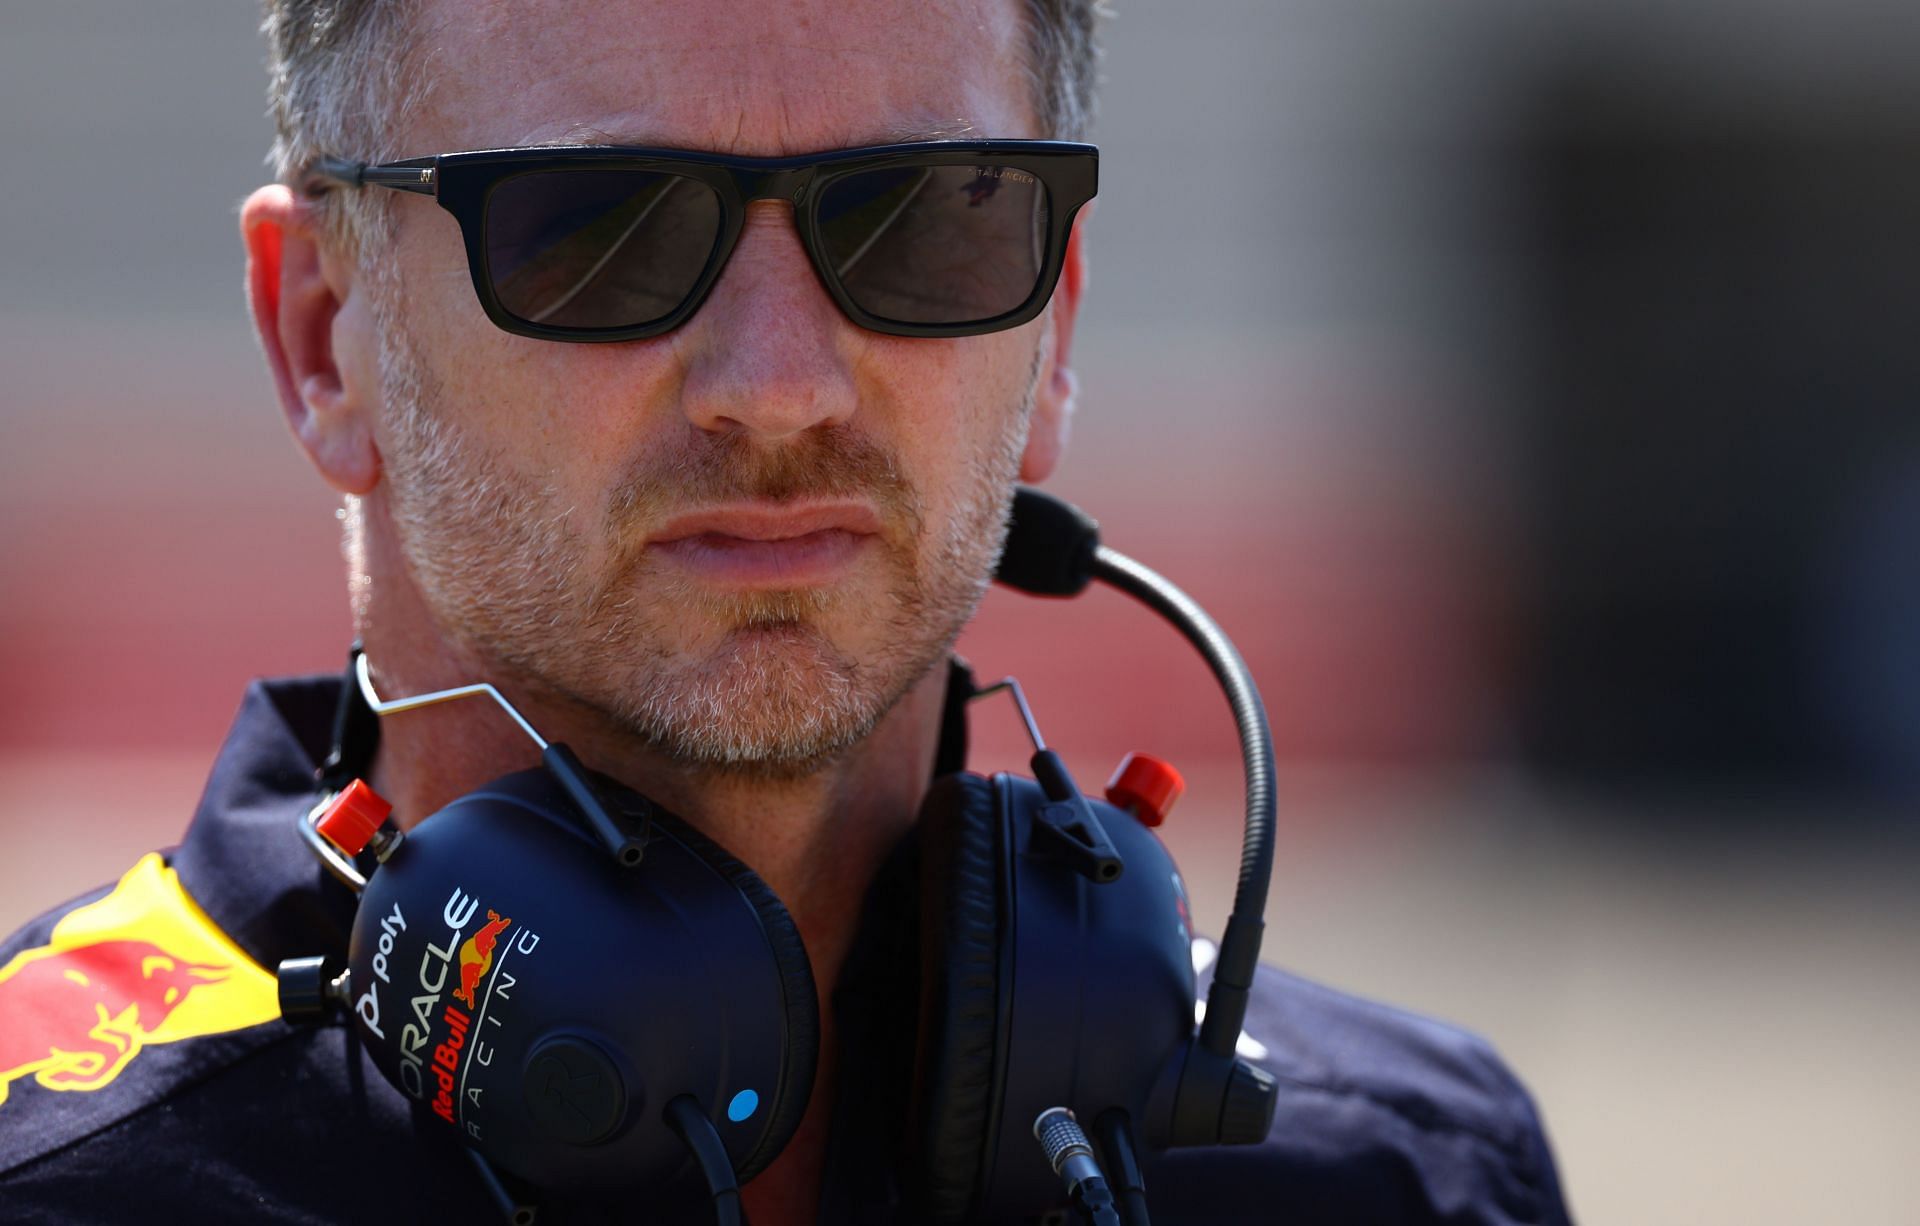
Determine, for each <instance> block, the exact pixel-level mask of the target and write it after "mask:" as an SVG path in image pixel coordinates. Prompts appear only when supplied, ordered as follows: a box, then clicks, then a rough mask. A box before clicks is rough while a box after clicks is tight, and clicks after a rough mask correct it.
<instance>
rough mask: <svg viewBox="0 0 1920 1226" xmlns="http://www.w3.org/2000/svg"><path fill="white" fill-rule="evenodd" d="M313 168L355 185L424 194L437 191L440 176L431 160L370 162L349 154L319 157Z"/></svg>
mask: <svg viewBox="0 0 1920 1226" xmlns="http://www.w3.org/2000/svg"><path fill="white" fill-rule="evenodd" d="M313 171H314V173H315V174H317V175H319V176H320V177H321V178H323V179H332V180H333V181H334V182H336V183H346V184H350V185H352V186H354V187H387V188H392V189H393V190H394V191H398V192H413V193H415V194H417V195H421V196H431V195H434V194H435V188H436V187H437V186H438V183H437V180H438V178H439V176H438V175H437V174H436V173H435V171H434V167H433V165H432V164H431V163H427V164H425V165H408V164H407V163H404V162H396V163H394V164H392V165H387V166H369V165H367V164H366V163H365V162H354V161H349V160H347V159H346V158H327V157H323V158H320V159H319V160H318V161H316V162H314V164H313Z"/></svg>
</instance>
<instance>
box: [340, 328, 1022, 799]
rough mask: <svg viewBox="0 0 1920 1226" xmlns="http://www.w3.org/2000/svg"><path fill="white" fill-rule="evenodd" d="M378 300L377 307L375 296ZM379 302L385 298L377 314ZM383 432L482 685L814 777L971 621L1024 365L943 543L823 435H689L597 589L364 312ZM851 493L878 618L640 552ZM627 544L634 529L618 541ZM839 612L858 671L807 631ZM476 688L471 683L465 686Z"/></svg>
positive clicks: (841, 439)
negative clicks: (873, 532) (725, 512)
mask: <svg viewBox="0 0 1920 1226" xmlns="http://www.w3.org/2000/svg"><path fill="white" fill-rule="evenodd" d="M382 297H385V295H382ZM388 301H392V300H391V299H388ZM376 314H377V316H378V317H379V324H380V332H381V338H382V339H381V355H380V368H381V376H382V381H383V384H384V388H385V395H386V407H387V415H388V417H387V420H388V422H389V425H390V429H389V437H388V439H387V443H386V448H385V469H386V475H387V480H388V483H389V487H390V490H391V509H392V518H393V522H394V525H395V530H396V533H397V535H398V538H399V544H400V549H401V553H402V556H403V557H404V558H405V560H406V563H407V565H408V566H409V568H410V569H411V571H412V576H413V580H414V582H415V584H416V585H417V586H418V588H419V589H420V592H421V594H422V596H423V597H424V599H425V600H426V602H427V604H428V606H429V608H430V609H431V610H432V611H433V613H434V615H435V617H436V618H437V619H438V620H439V622H440V627H439V628H440V630H441V632H442V633H443V634H444V635H447V636H449V637H451V638H453V639H455V640H456V641H457V642H459V643H460V645H461V646H462V647H463V648H465V649H466V651H467V653H468V654H470V655H471V656H473V657H474V658H476V659H478V660H481V661H484V662H486V665H487V666H488V667H489V668H490V669H496V670H498V675H496V676H493V677H489V678H485V679H488V680H511V681H518V682H520V683H522V684H526V685H530V686H532V687H536V688H538V689H541V690H544V691H547V692H549V693H551V694H553V695H555V696H558V697H560V698H561V699H563V700H568V701H570V702H572V703H575V704H580V705H583V706H585V707H588V708H591V709H593V710H595V711H597V712H599V713H601V715H602V716H603V717H604V718H605V719H606V720H607V721H610V722H611V723H612V724H613V725H614V726H615V728H616V729H617V730H619V731H620V732H623V733H624V734H626V735H628V736H631V737H634V738H638V739H639V740H640V741H642V742H644V743H645V744H647V745H649V746H651V747H652V748H654V749H655V750H657V751H659V752H661V753H663V754H665V755H666V756H668V757H669V758H671V759H673V760H675V761H678V762H681V763H683V764H685V765H689V766H693V767H696V768H700V769H703V770H706V771H709V772H716V773H725V774H730V775H738V776H752V777H763V778H795V777H799V776H804V775H807V774H811V773H813V772H815V771H817V770H819V769H821V768H822V767H824V766H825V765H827V764H828V763H830V762H832V761H833V760H835V759H836V758H838V757H839V756H840V755H842V754H844V753H845V752H846V751H848V750H849V749H851V748H852V747H854V746H855V745H857V744H859V743H860V742H861V741H862V740H864V739H865V738H866V737H867V736H868V734H870V733H871V732H872V731H873V730H874V728H875V727H876V726H877V725H878V723H879V722H880V720H881V718H882V717H883V716H885V715H886V713H887V712H888V711H889V710H891V709H892V708H893V706H894V705H895V704H896V703H897V702H899V701H900V699H901V698H902V697H903V696H904V695H905V694H906V693H907V691H908V690H909V689H911V688H912V687H913V685H914V684H915V683H916V682H918V681H919V680H920V679H921V678H922V677H924V676H925V675H926V674H927V672H928V671H929V670H930V669H931V668H933V667H934V666H935V665H937V664H938V663H939V662H941V661H942V660H943V659H945V658H946V656H947V655H948V654H949V652H950V651H951V649H952V646H953V642H954V640H955V639H956V638H957V637H958V636H959V634H960V631H961V629H962V628H963V627H964V626H965V625H966V623H967V622H968V621H969V620H970V619H971V618H972V616H973V614H974V611H975V610H976V609H977V608H978V606H979V603H980V600H981V598H982V597H983V596H984V595H985V592H986V589H987V585H988V584H989V582H990V581H991V578H992V573H993V568H994V566H995V564H996V563H997V562H998V559H999V553H1000V548H1001V544H1002V542H1003V540H1004V538H1005V534H1006V525H1007V515H1008V509H1009V506H1010V500H1011V491H1012V486H1013V481H1014V478H1015V476H1016V475H1017V473H1018V471H1019V464H1020V455H1021V451H1022V450H1023V448H1024V445H1025V440H1026V432H1027V426H1028V420H1029V418H1030V415H1031V411H1032V407H1033V398H1034V391H1035V387H1036V384H1037V376H1038V371H1039V361H1038V357H1039V355H1038V353H1037V352H1036V356H1035V362H1034V366H1033V368H1032V369H1031V370H1030V371H1029V373H1028V377H1027V379H1026V385H1025V391H1024V393H1023V394H1022V399H1021V403H1020V404H1018V405H1017V406H1015V408H1014V410H1013V411H1011V412H1004V411H1003V412H1002V413H1001V414H1000V417H1001V419H1002V420H1003V421H1004V422H1005V425H1004V427H1003V428H1002V429H1001V431H1000V433H999V435H998V437H997V438H995V439H994V440H993V441H992V444H991V445H990V446H989V447H988V448H986V449H985V452H984V453H983V454H981V455H980V456H978V457H977V459H978V462H977V463H975V464H970V465H966V466H965V467H964V471H963V476H962V481H963V486H962V488H961V490H960V497H959V499H958V502H957V505H956V506H955V508H954V513H953V515H952V516H951V518H950V519H949V520H948V521H947V524H946V526H945V528H944V529H943V530H938V531H935V530H932V529H929V527H928V526H927V524H926V520H925V516H924V511H925V508H924V507H923V505H922V503H921V499H920V498H919V496H918V494H917V492H916V491H914V490H913V489H912V488H911V486H910V485H909V484H908V483H907V482H906V481H905V480H904V479H903V478H902V477H901V475H900V474H899V472H898V470H897V468H896V467H895V466H894V464H893V463H892V462H891V460H890V458H889V457H888V456H887V455H885V454H884V453H883V452H882V451H880V449H879V448H877V447H876V446H875V445H874V444H873V443H872V442H870V441H869V440H866V439H864V438H862V437H860V436H858V435H856V434H854V433H852V432H851V431H848V430H845V429H843V428H839V427H834V428H829V429H823V430H819V431H814V432H809V435H808V436H807V438H806V441H805V442H803V443H796V444H795V445H794V446H792V447H791V448H787V449H784V450H782V451H779V452H775V453H755V452H753V451H751V450H749V449H747V448H745V447H742V446H741V445H740V441H739V440H738V439H737V438H703V439H701V440H698V441H697V443H696V444H695V445H693V446H691V447H690V448H689V449H688V450H686V451H684V452H682V453H681V454H678V455H675V456H672V457H667V458H665V459H664V460H662V459H661V458H658V457H650V458H649V460H648V462H647V463H646V464H645V466H644V470H643V471H635V472H633V473H630V474H629V479H628V480H627V481H626V482H625V483H624V485H623V486H622V488H621V489H620V490H619V491H617V493H616V494H615V496H614V497H613V498H612V499H611V500H610V505H609V507H608V508H607V509H606V510H605V512H604V514H603V516H602V517H601V518H602V520H603V522H602V523H601V525H600V527H601V528H602V529H603V531H604V532H605V534H606V539H607V540H608V541H610V542H626V543H627V547H626V550H625V552H620V553H617V555H616V557H617V560H616V564H615V565H613V566H612V567H611V568H610V571H609V573H608V574H606V575H605V576H603V577H600V578H598V579H596V578H595V577H593V576H590V575H588V574H587V573H586V567H585V565H584V562H585V559H586V558H587V557H589V556H590V553H591V550H590V548H589V543H588V542H587V540H585V539H584V537H583V534H582V529H581V527H580V525H579V523H578V522H576V517H575V515H574V514H573V513H571V512H570V510H569V509H568V508H567V507H566V506H564V505H563V504H562V502H561V496H560V492H559V491H558V490H557V489H556V488H555V487H554V486H553V485H551V484H545V483H541V482H539V481H536V480H533V479H529V478H528V477H525V476H523V475H522V474H519V473H516V472H514V471H513V470H512V469H511V468H510V467H509V466H508V465H506V464H504V463H502V462H501V461H500V459H499V458H498V457H497V456H495V455H493V454H490V453H489V452H488V451H487V450H486V449H485V448H484V447H483V446H481V445H480V444H479V443H478V441H477V440H475V439H474V438H473V437H472V436H471V434H469V433H468V432H465V431H463V430H462V429H461V428H460V426H459V425H458V424H457V421H456V415H457V409H458V406H454V405H448V404H447V403H445V398H444V397H443V396H442V395H441V394H440V391H439V388H438V386H437V385H436V383H435V382H434V380H433V379H432V378H431V377H430V375H429V372H428V370H427V367H426V365H425V363H424V362H423V361H422V360H421V357H420V354H419V352H418V350H417V347H416V346H415V344H414V341H413V338H412V336H411V334H410V332H409V331H408V330H407V328H406V326H405V321H404V319H403V318H402V313H401V312H400V311H398V310H391V309H385V310H383V309H379V308H376ZM806 496H813V497H820V496H854V497H865V498H869V499H871V500H872V501H874V502H875V503H876V505H878V507H879V508H880V510H881V512H882V519H883V521H884V522H885V524H886V525H887V526H886V528H885V529H883V531H882V532H881V533H880V534H879V535H878V537H877V538H875V540H874V542H873V543H874V545H875V546H877V547H878V548H880V549H882V550H884V551H885V556H886V559H887V572H888V574H889V576H890V579H889V582H888V584H887V587H886V591H885V595H884V598H883V599H882V600H881V601H880V602H879V604H878V607H867V608H862V609H859V610H857V611H849V610H845V609H842V608H840V607H839V606H841V605H842V604H844V603H845V598H844V597H843V596H842V595H841V594H840V593H837V592H834V591H831V590H828V589H817V588H809V589H799V590H795V591H774V592H757V593H718V592H714V591H712V590H711V589H707V588H704V587H701V586H700V585H697V584H695V583H692V582H689V581H687V580H686V579H685V577H684V576H682V575H681V574H679V573H678V572H677V571H675V570H673V569H672V568H667V567H660V566H656V565H654V564H653V561H654V560H653V559H651V558H650V557H649V556H648V555H647V554H645V553H644V551H642V550H641V549H640V548H639V542H640V541H641V540H642V539H644V528H645V526H647V525H651V526H655V527H657V526H658V524H659V523H661V522H663V521H662V518H661V516H662V512H663V511H665V510H669V509H689V508H691V507H694V506H698V505H703V504H710V503H712V502H717V501H722V500H726V501H731V500H737V499H744V498H764V499H776V500H777V499H784V498H799V497H806ZM636 528H639V529H640V535H635V529H636ZM676 611H677V612H678V614H679V624H680V625H681V626H682V627H684V626H685V625H686V624H687V623H688V622H689V621H693V622H697V624H698V625H700V626H701V627H702V628H703V629H705V630H706V631H707V633H705V634H703V635H701V636H700V638H701V640H702V642H703V643H704V644H705V646H704V647H703V648H702V649H701V650H698V651H695V652H692V653H688V652H683V651H680V650H677V649H676V648H675V647H674V646H673V645H672V644H673V638H672V635H671V634H670V633H669V623H668V621H667V618H668V617H670V616H671V615H672V614H674V613H675V612H676ZM849 612H857V613H858V615H859V616H861V617H862V618H865V619H866V620H868V621H869V622H870V623H872V624H873V625H874V626H875V627H876V628H877V633H875V634H874V635H873V636H872V637H873V641H874V642H876V643H877V646H876V647H875V648H874V649H873V650H871V651H868V652H867V653H866V654H865V655H864V656H863V657H862V658H854V657H853V656H851V655H849V654H848V653H847V652H845V651H844V650H842V649H840V648H839V647H838V646H836V645H835V644H834V643H833V642H832V641H831V640H830V639H829V638H828V636H827V635H826V634H825V633H824V632H823V631H822V629H821V622H822V621H823V620H824V619H826V618H827V617H829V616H830V615H833V614H835V613H840V614H841V615H843V616H844V615H846V614H847V613H849ZM477 679H478V678H477Z"/></svg>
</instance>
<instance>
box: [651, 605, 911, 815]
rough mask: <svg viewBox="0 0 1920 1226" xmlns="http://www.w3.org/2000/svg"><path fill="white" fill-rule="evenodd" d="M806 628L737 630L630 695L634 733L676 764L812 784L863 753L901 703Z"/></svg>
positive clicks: (787, 623)
mask: <svg viewBox="0 0 1920 1226" xmlns="http://www.w3.org/2000/svg"><path fill="white" fill-rule="evenodd" d="M859 678H860V670H858V669H856V668H855V667H854V666H853V664H852V663H851V661H849V660H848V659H847V658H846V657H845V656H843V655H841V654H840V653H839V652H838V651H836V650H835V649H834V648H833V646H832V645H831V644H830V643H829V642H828V640H827V638H826V636H825V635H823V634H822V633H821V632H820V631H819V630H818V629H817V628H816V627H814V626H813V625H811V624H809V623H808V622H806V621H801V620H792V619H778V618H769V619H766V620H757V621H750V622H748V623H747V624H744V625H737V626H736V627H735V628H734V629H732V630H730V631H728V632H727V634H726V636H725V638H724V639H723V640H722V642H721V643H720V645H719V646H718V647H717V648H716V649H714V650H713V651H711V652H710V653H708V654H707V655H706V656H705V658H703V659H701V660H700V661H698V662H697V663H692V664H688V665H684V666H682V667H679V668H671V669H667V670H664V671H660V672H655V673H653V674H651V675H650V676H648V677H647V678H646V679H645V680H644V681H642V682H641V683H640V684H639V685H638V686H637V687H636V689H635V691H634V692H633V693H632V695H631V699H630V702H629V703H628V704H627V705H628V710H627V711H626V712H625V714H626V716H627V719H628V722H629V724H630V725H631V726H632V727H633V729H634V730H635V731H636V732H638V733H639V734H640V735H641V736H642V737H643V738H644V739H645V740H647V741H648V742H649V743H651V744H652V745H654V746H655V747H656V748H657V749H659V750H660V751H661V752H663V753H665V754H666V755H667V756H668V757H670V758H672V759H674V760H675V761H677V762H680V763H682V764H684V765H687V766H690V767H695V768H699V769H702V770H706V771H710V772H715V773H722V774H730V775H740V776H748V777H755V778H768V779H793V778H801V777H804V776H807V775H810V774H814V773H816V772H818V771H820V770H822V769H824V768H825V767H826V766H828V765H830V764H831V763H832V762H833V761H835V760H836V759H837V758H839V757H840V756H841V755H842V754H844V753H846V752H847V751H848V750H849V749H851V748H853V747H854V746H855V745H857V744H859V743H860V741H862V740H864V739H865V738H866V736H867V735H868V734H869V733H871V732H872V731H873V729H874V727H875V726H876V725H877V724H878V723H879V721H880V719H881V717H882V716H884V715H885V714H886V711H887V710H888V709H889V708H891V706H892V705H893V703H894V701H896V700H897V699H898V697H899V695H898V694H894V693H883V694H876V693H872V692H869V691H868V690H867V689H866V688H865V687H863V686H862V685H861V684H860V682H859Z"/></svg>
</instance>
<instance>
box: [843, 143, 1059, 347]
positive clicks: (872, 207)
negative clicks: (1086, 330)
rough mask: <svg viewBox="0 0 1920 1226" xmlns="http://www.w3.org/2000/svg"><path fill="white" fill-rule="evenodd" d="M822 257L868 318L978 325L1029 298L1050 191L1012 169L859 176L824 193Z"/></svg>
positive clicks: (916, 169)
mask: <svg viewBox="0 0 1920 1226" xmlns="http://www.w3.org/2000/svg"><path fill="white" fill-rule="evenodd" d="M818 218H819V220H818V226H819V233H820V240H821V246H822V248H823V252H822V254H823V255H824V256H825V257H826V261H827V263H828V264H829V265H831V267H832V271H833V276H834V278H835V279H836V280H838V281H839V283H840V285H841V287H842V288H843V289H844V290H845V292H846V294H847V296H848V297H849V298H851V299H852V300H853V301H854V303H855V304H856V305H857V306H859V307H860V309H861V310H863V311H866V312H867V313H868V314H870V315H875V316H878V317H879V318H881V319H887V320H892V321H895V322H898V323H907V324H965V323H979V322H982V321H984V320H988V319H993V318H994V317H996V316H1000V315H1005V314H1006V313H1008V312H1009V311H1012V310H1015V309H1016V308H1018V307H1019V306H1021V304H1023V303H1025V302H1026V301H1027V299H1028V298H1029V297H1030V296H1032V294H1033V291H1034V287H1035V286H1036V285H1037V284H1038V283H1039V280H1040V270H1041V266H1042V265H1043V264H1044V262H1045V258H1046V238H1047V192H1046V188H1045V187H1044V186H1042V185H1041V183H1040V181H1039V180H1038V179H1036V178H1035V177H1034V176H1033V175H1031V174H1028V173H1027V172H1026V171H1024V170H1016V169H1014V168H1013V167H1011V166H989V165H977V166H904V167H897V168H889V169H882V170H866V171H857V172H855V173H852V174H846V175H842V176H840V177H839V178H837V179H834V180H833V181H832V182H831V183H829V184H828V185H827V186H826V187H825V189H824V190H823V191H822V192H821V194H820V203H819V214H818Z"/></svg>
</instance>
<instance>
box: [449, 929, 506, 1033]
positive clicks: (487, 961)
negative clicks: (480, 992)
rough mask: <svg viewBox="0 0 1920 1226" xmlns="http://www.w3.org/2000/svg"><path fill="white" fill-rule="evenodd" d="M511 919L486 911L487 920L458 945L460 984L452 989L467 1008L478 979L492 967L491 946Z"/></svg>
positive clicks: (471, 1000)
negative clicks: (478, 929)
mask: <svg viewBox="0 0 1920 1226" xmlns="http://www.w3.org/2000/svg"><path fill="white" fill-rule="evenodd" d="M512 922H513V921H512V920H510V919H502V918H500V913H499V912H498V911H492V910H489V911H488V912H487V922H486V923H484V924H482V925H481V926H480V931H478V932H476V933H474V934H473V935H472V936H470V937H468V938H467V939H466V941H464V942H463V943H462V944H461V946H460V986H459V987H457V988H455V989H454V990H453V998H454V999H455V1000H463V1001H465V1002H466V1003H467V1008H469V1009H471V1008H473V993H474V990H475V989H477V988H478V987H479V986H480V981H481V980H482V979H485V978H486V977H487V972H488V971H490V970H492V969H493V947H494V945H495V944H496V943H498V942H499V940H500V934H501V933H502V932H505V931H506V930H507V925H508V924H511V923H512Z"/></svg>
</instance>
